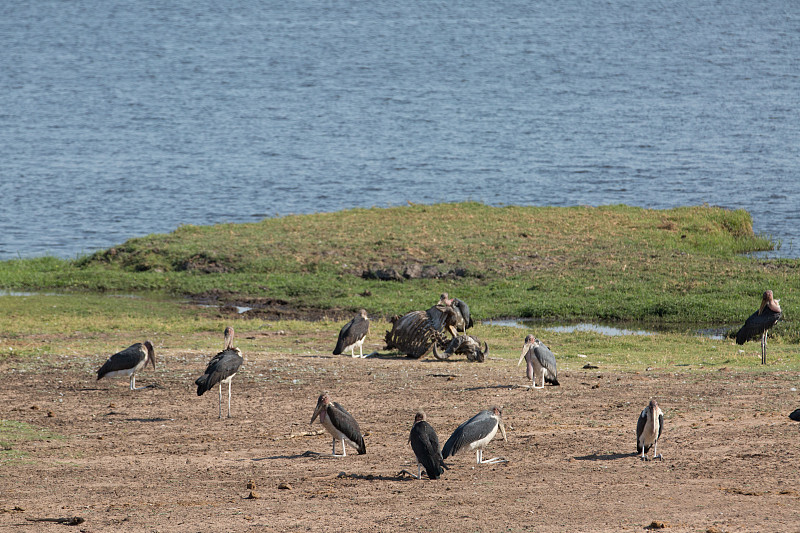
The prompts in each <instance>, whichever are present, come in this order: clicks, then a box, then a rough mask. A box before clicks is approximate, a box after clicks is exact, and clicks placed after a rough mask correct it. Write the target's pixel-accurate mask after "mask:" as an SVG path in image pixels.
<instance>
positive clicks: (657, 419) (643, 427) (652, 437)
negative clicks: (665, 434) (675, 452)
mask: <svg viewBox="0 0 800 533" xmlns="http://www.w3.org/2000/svg"><path fill="white" fill-rule="evenodd" d="M663 429H664V413H662V412H661V409H660V408H659V407H658V402H657V401H655V400H650V403H649V404H647V407H645V408H644V409H643V410H642V413H641V414H640V415H639V420H638V421H637V422H636V453H638V454H640V457H641V459H642V461H648V460H649V459H648V457H647V452H649V451H650V448H651V447H652V448H653V459H662V460H663V459H664V458H663V457H662V456H661V454H659V453H658V439H659V438H660V437H661V431H662V430H663Z"/></svg>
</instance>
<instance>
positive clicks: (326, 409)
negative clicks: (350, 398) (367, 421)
mask: <svg viewBox="0 0 800 533" xmlns="http://www.w3.org/2000/svg"><path fill="white" fill-rule="evenodd" d="M317 416H319V421H320V423H321V424H322V427H324V428H325V430H326V431H327V432H328V433H330V435H331V436H332V437H333V451H332V452H331V455H333V456H334V457H345V456H347V450H346V449H345V444H346V445H348V446H351V447H352V448H354V449H355V450H356V451H357V452H358V453H359V455H361V454H365V453H367V446H366V445H365V444H364V435H363V434H362V433H361V428H360V427H359V426H358V422H356V419H355V418H353V415H351V414H350V413H348V412H347V411H346V410H345V408H344V407H342V406H341V405H339V404H338V403H337V402H334V401H331V399H330V396H328V393H327V392H325V393H322V394H320V396H319V398H318V399H317V406H316V408H315V409H314V414H313V415H312V416H311V423H312V424H313V423H314V420H315V419H316V418H317ZM337 440H338V441H341V443H342V455H336V441H337Z"/></svg>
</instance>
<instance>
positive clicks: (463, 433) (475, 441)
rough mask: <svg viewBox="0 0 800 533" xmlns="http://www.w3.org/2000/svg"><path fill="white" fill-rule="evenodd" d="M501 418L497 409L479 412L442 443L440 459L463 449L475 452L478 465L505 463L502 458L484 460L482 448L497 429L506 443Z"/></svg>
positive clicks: (504, 429)
mask: <svg viewBox="0 0 800 533" xmlns="http://www.w3.org/2000/svg"><path fill="white" fill-rule="evenodd" d="M502 416H503V411H502V410H501V409H500V408H499V407H493V408H492V409H487V410H485V411H481V412H479V413H478V414H477V415H475V416H473V417H472V418H470V419H469V420H467V421H466V422H464V423H463V424H461V425H460V426H458V427H457V428H456V430H455V431H453V434H452V435H450V438H449V439H447V442H445V443H444V446H443V447H442V458H443V459H447V458H448V457H450V456H452V455H455V454H456V453H458V452H459V451H461V450H464V449H465V450H475V459H476V460H477V463H478V464H495V463H505V462H506V460H505V459H504V458H502V457H493V458H492V459H486V460H484V458H483V448H484V447H485V446H486V445H487V444H489V442H490V441H491V440H492V439H493V438H494V436H495V434H496V433H497V430H498V429H500V432H501V433H502V434H503V440H505V441H508V439H507V438H506V428H505V425H503V418H502Z"/></svg>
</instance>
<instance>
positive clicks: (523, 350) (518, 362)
mask: <svg viewBox="0 0 800 533" xmlns="http://www.w3.org/2000/svg"><path fill="white" fill-rule="evenodd" d="M531 344H533V343H532V342H526V343H525V346H523V347H522V355H520V356H519V361H517V366H519V365H521V364H522V360H523V359H525V354H526V353H528V350H530V349H531Z"/></svg>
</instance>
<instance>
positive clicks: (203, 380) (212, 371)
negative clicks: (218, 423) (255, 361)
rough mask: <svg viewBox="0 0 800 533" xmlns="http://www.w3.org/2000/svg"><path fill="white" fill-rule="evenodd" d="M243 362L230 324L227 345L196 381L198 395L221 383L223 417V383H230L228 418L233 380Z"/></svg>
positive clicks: (226, 329) (226, 334) (226, 332)
mask: <svg viewBox="0 0 800 533" xmlns="http://www.w3.org/2000/svg"><path fill="white" fill-rule="evenodd" d="M243 362H244V357H242V351H241V350H240V349H239V348H235V347H234V346H233V328H232V327H230V326H228V327H227V328H225V347H224V348H223V349H222V351H221V352H219V353H218V354H217V355H215V356H214V357H213V358H212V359H211V361H209V362H208V366H206V371H205V373H204V374H203V375H202V376H200V377H199V378H197V379H196V380H195V382H194V384H195V385H197V395H198V396H202V395H203V393H204V392H206V391H209V390H211V389H212V388H213V387H214V385H219V418H222V385H223V384H225V383H227V385H228V418H230V417H231V380H232V379H233V376H235V375H236V372H238V371H239V367H240V366H242V363H243Z"/></svg>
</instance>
